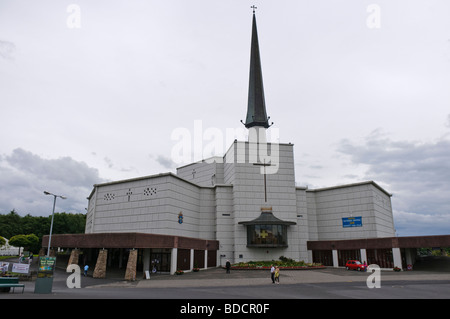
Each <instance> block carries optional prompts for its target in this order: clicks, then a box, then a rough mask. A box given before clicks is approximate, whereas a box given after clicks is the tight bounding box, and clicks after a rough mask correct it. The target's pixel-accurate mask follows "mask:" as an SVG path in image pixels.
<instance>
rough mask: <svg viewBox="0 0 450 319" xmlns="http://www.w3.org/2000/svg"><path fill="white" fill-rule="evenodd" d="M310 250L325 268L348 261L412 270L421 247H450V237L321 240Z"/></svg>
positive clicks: (309, 245)
mask: <svg viewBox="0 0 450 319" xmlns="http://www.w3.org/2000/svg"><path fill="white" fill-rule="evenodd" d="M307 247H308V250H310V251H312V255H313V261H314V262H321V263H322V264H324V265H326V266H334V267H343V266H345V263H346V261H347V260H351V259H355V260H360V261H361V262H364V261H366V262H367V264H377V265H379V266H380V267H381V268H394V267H399V268H401V269H408V268H409V269H411V268H412V267H413V266H414V264H415V263H416V261H417V249H418V248H433V249H439V248H445V247H450V235H436V236H409V237H385V238H366V239H351V240H319V241H308V243H307Z"/></svg>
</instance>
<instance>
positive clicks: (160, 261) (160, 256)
mask: <svg viewBox="0 0 450 319" xmlns="http://www.w3.org/2000/svg"><path fill="white" fill-rule="evenodd" d="M170 255H171V249H164V248H152V249H150V271H151V272H152V273H155V272H170Z"/></svg>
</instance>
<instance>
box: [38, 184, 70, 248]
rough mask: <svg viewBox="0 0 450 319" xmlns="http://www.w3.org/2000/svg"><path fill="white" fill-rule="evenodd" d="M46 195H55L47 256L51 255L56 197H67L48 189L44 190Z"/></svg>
mask: <svg viewBox="0 0 450 319" xmlns="http://www.w3.org/2000/svg"><path fill="white" fill-rule="evenodd" d="M44 194H45V195H52V196H53V212H52V222H51V224H50V236H49V238H48V249H47V257H49V256H50V244H51V242H52V230H53V216H54V215H55V205H56V197H59V198H61V199H66V198H67V197H65V196H62V195H55V194H52V193H49V192H47V191H44Z"/></svg>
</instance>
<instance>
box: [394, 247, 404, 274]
mask: <svg viewBox="0 0 450 319" xmlns="http://www.w3.org/2000/svg"><path fill="white" fill-rule="evenodd" d="M392 257H393V259H394V267H398V268H400V269H403V267H402V254H401V252H400V248H392Z"/></svg>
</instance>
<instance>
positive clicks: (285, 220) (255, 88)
mask: <svg viewBox="0 0 450 319" xmlns="http://www.w3.org/2000/svg"><path fill="white" fill-rule="evenodd" d="M243 112H245V110H243ZM243 124H244V125H245V127H246V128H247V129H248V133H249V134H248V140H246V141H237V140H235V141H234V142H233V143H232V144H231V145H230V146H229V148H228V150H227V151H226V152H225V154H223V156H221V157H214V158H210V159H204V160H202V161H198V162H194V163H191V164H189V165H185V166H182V167H179V168H178V169H177V170H176V173H171V172H168V173H161V174H157V175H152V176H143V177H137V178H132V179H127V180H119V181H113V182H108V183H103V184H97V185H94V186H93V189H92V192H91V194H90V195H89V197H88V201H89V204H88V212H87V221H86V230H85V234H79V235H55V236H53V237H52V244H53V246H54V247H71V249H73V250H74V251H77V250H80V249H81V250H82V249H85V250H89V252H88V253H85V254H84V257H83V258H88V259H89V258H90V259H91V260H92V262H95V263H99V260H100V255H101V254H107V256H106V257H102V258H103V259H102V260H104V262H103V263H104V264H105V265H102V266H99V267H106V266H107V265H108V264H109V265H117V266H123V267H125V262H126V260H128V263H129V260H130V258H131V257H128V259H126V258H125V257H126V256H131V255H132V254H133V255H136V258H134V259H133V260H137V261H133V262H132V263H134V265H133V264H132V265H131V266H132V267H133V266H134V269H136V264H137V265H138V266H137V267H141V268H142V270H143V271H145V270H149V269H151V267H153V266H152V265H153V264H154V263H157V264H158V268H159V269H160V270H162V271H167V272H170V273H174V272H175V271H176V270H177V269H183V270H190V269H193V268H194V267H195V268H197V267H198V268H208V267H216V266H219V265H224V264H225V261H226V260H230V262H231V263H237V262H245V261H250V260H277V259H279V257H280V256H285V257H288V258H292V259H295V260H303V261H305V262H321V263H323V264H324V265H328V266H335V267H338V266H344V265H345V261H346V260H348V259H359V260H361V261H366V262H367V263H369V264H370V263H377V264H379V265H380V266H381V267H394V265H396V266H399V267H401V265H402V262H403V264H405V263H406V262H408V261H410V260H411V258H414V257H413V255H414V253H413V252H406V253H405V251H403V255H402V253H401V247H400V246H401V245H399V241H398V240H396V237H395V229H394V221H393V214H392V205H391V196H392V195H391V194H390V193H389V192H388V191H386V190H385V189H383V188H382V187H380V186H379V185H378V184H377V183H376V182H374V181H363V182H360V183H354V184H348V185H341V186H332V187H327V188H320V189H308V188H305V187H298V186H296V183H295V172H294V167H295V165H294V145H293V144H291V143H268V142H267V141H266V133H267V130H270V126H271V124H272V123H270V121H269V117H268V116H267V110H266V105H265V99H264V87H263V77H262V72H261V59H260V54H259V43H258V33H257V26H256V17H255V13H253V21H252V38H251V53H250V76H249V94H248V107H247V116H246V120H245V122H244V121H243ZM44 245H45V240H44V241H43V246H44ZM44 247H45V246H44ZM124 256H125V257H124ZM124 258H125V259H126V260H125V259H124ZM123 260H125V261H123ZM122 261H123V262H122ZM127 267H128V266H127ZM99 276H101V273H100V275H99Z"/></svg>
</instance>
